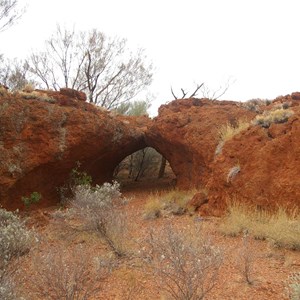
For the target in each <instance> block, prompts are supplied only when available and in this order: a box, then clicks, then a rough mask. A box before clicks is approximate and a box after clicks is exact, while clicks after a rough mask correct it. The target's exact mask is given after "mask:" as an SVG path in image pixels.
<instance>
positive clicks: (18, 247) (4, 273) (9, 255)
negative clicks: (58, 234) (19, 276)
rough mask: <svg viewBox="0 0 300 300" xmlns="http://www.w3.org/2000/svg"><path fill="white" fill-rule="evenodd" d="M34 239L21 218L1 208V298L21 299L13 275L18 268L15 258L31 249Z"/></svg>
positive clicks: (8, 299)
mask: <svg viewBox="0 0 300 300" xmlns="http://www.w3.org/2000/svg"><path fill="white" fill-rule="evenodd" d="M33 241H34V236H33V234H32V233H31V232H30V231H29V230H27V229H26V227H25V224H24V222H23V221H21V220H20V218H19V217H18V216H17V215H16V214H14V213H12V212H9V211H6V210H5V209H1V208H0V299H5V300H16V299H19V298H18V296H17V292H16V290H17V289H16V285H15V283H14V279H13V275H14V272H15V271H16V269H17V264H15V263H14V262H13V260H14V259H16V258H18V257H20V256H22V255H24V254H25V253H27V252H28V251H29V249H30V248H31V246H32V243H33Z"/></svg>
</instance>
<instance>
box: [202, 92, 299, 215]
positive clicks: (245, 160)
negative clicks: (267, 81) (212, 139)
mask: <svg viewBox="0 0 300 300" xmlns="http://www.w3.org/2000/svg"><path fill="white" fill-rule="evenodd" d="M298 95H300V94H299V93H298ZM295 96H296V94H292V96H285V97H279V98H277V99H276V100H275V102H274V103H273V104H272V105H271V106H270V107H269V108H268V109H272V106H273V107H274V106H275V105H278V103H285V102H288V103H290V105H291V106H292V107H291V109H292V110H293V112H294V114H293V116H291V117H290V118H289V119H288V121H287V122H285V123H279V124H271V126H270V127H269V128H263V127H261V126H259V125H250V126H249V128H248V129H247V130H245V131H243V132H242V133H240V134H238V135H236V136H234V137H233V139H232V140H230V141H228V142H226V143H225V145H224V146H223V150H222V153H221V154H220V155H219V156H217V157H216V158H215V159H214V161H213V162H212V163H211V165H210V168H211V175H210V177H209V180H208V182H207V185H206V187H207V189H208V191H209V192H208V199H209V202H208V204H205V205H204V206H203V207H202V208H201V211H202V213H204V214H213V215H221V214H223V213H224V211H225V209H226V206H227V204H228V203H229V202H232V201H241V202H245V203H247V204H250V205H252V206H254V207H256V208H258V209H274V208H276V207H284V208H290V209H293V208H300V163H299V160H300V107H299V102H298V101H295ZM297 99H298V96H297ZM299 99H300V98H299ZM234 168H238V169H237V172H235V174H234V172H233V170H234ZM231 172H233V173H232V175H233V176H229V175H230V173H231Z"/></svg>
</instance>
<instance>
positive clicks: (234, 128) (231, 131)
mask: <svg viewBox="0 0 300 300" xmlns="http://www.w3.org/2000/svg"><path fill="white" fill-rule="evenodd" d="M248 127H249V122H248V121H245V120H239V121H238V122H237V123H236V124H235V125H232V124H230V123H227V124H225V125H223V126H221V127H220V129H219V137H220V140H221V141H223V142H227V141H229V140H231V139H232V138H233V137H234V136H235V135H236V134H238V133H240V132H241V131H243V130H245V129H247V128H248Z"/></svg>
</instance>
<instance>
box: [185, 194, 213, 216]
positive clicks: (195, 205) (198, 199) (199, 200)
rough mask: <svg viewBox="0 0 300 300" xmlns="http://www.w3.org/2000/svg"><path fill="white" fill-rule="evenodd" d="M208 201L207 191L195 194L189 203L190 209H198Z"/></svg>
mask: <svg viewBox="0 0 300 300" xmlns="http://www.w3.org/2000/svg"><path fill="white" fill-rule="evenodd" d="M207 202H208V198H207V193H205V192H203V191H201V192H198V193H196V194H195V195H194V196H193V198H192V199H191V200H190V201H189V202H188V203H187V207H188V210H189V211H196V210H198V209H199V208H200V207H201V206H202V205H203V204H205V203H207Z"/></svg>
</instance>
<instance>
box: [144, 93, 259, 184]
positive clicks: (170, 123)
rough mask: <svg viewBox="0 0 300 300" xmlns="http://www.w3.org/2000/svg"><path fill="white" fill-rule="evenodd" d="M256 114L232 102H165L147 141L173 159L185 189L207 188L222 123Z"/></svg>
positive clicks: (206, 100) (178, 180) (234, 122)
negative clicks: (166, 103)
mask: <svg viewBox="0 0 300 300" xmlns="http://www.w3.org/2000/svg"><path fill="white" fill-rule="evenodd" d="M254 115H255V113H253V112H250V111H249V110H246V109H245V108H243V107H241V105H240V104H239V103H237V102H232V101H211V100H208V99H183V100H177V101H173V102H171V103H169V104H168V105H162V106H161V107H160V109H159V115H158V117H156V118H155V119H154V120H153V122H152V125H151V126H150V127H149V130H148V131H147V133H146V143H147V144H148V145H151V146H152V147H154V148H155V149H156V150H157V151H159V152H160V153H161V154H162V155H163V156H165V157H166V159H167V160H168V161H169V163H170V165H171V167H172V169H173V172H174V174H175V175H176V177H177V185H178V186H179V187H181V188H192V187H195V186H196V187H204V186H205V185H206V183H207V181H208V179H209V176H210V173H211V169H210V164H211V163H212V162H213V160H214V157H215V151H216V147H217V145H218V143H219V129H220V126H222V125H224V124H226V123H231V124H236V122H237V121H238V120H239V119H245V120H250V119H252V118H253V117H254Z"/></svg>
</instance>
